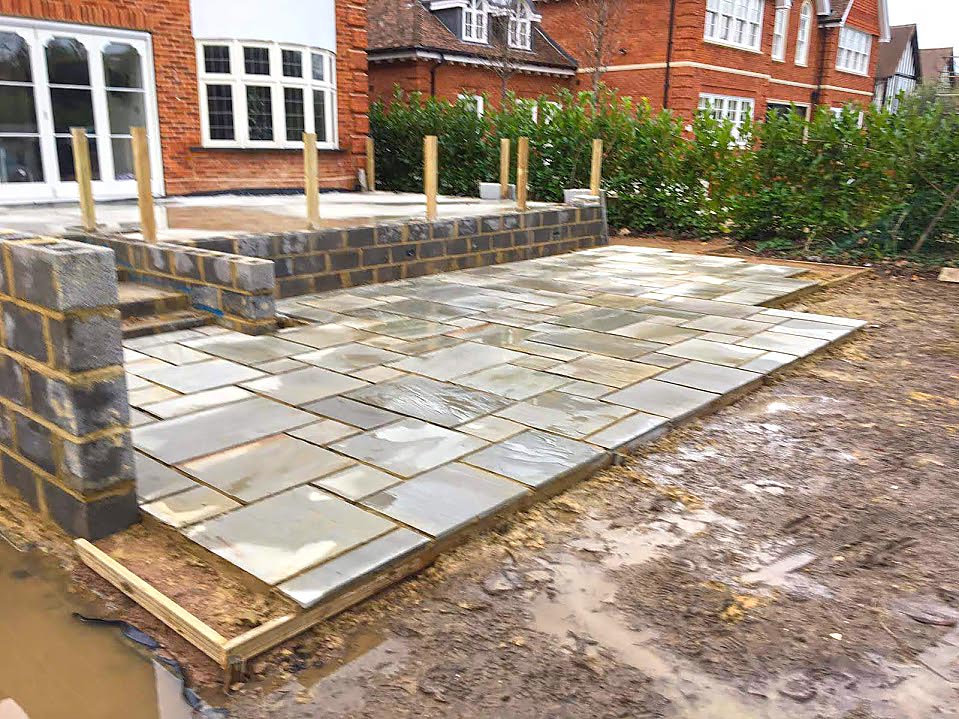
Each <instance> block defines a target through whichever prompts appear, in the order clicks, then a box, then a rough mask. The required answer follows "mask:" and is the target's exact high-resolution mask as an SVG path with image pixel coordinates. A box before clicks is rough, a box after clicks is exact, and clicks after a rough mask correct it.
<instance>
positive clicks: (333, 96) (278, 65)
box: [196, 39, 339, 150]
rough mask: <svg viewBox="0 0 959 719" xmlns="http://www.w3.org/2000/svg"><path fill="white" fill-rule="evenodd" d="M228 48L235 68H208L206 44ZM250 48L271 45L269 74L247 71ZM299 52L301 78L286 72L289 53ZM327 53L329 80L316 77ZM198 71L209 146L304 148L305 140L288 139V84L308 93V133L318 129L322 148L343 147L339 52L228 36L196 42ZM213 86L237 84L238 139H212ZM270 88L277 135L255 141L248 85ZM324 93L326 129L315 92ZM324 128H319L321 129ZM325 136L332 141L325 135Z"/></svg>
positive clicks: (202, 124) (234, 91) (202, 123)
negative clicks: (317, 63) (316, 61)
mask: <svg viewBox="0 0 959 719" xmlns="http://www.w3.org/2000/svg"><path fill="white" fill-rule="evenodd" d="M211 46H212V47H222V46H225V47H227V48H228V49H229V53H228V54H229V58H230V72H228V73H217V72H207V70H206V63H205V62H204V48H206V47H211ZM245 47H260V48H266V49H267V50H268V52H269V58H270V73H269V75H252V74H247V72H246V67H245V64H244V51H243V48H245ZM284 50H291V51H298V52H299V53H300V58H301V74H300V76H299V77H286V76H284V75H283V51H284ZM314 55H319V56H321V57H322V67H323V79H322V80H315V79H313V56H314ZM196 62H197V75H198V85H199V95H200V133H201V138H202V144H203V147H210V148H234V149H295V148H302V147H303V140H302V138H299V139H296V140H288V139H287V137H286V112H285V107H286V104H285V93H284V89H285V88H296V89H299V90H300V91H301V92H302V93H303V131H304V132H316V133H317V141H316V146H317V148H320V149H328V150H335V149H337V148H338V146H339V145H338V132H337V118H336V116H337V111H336V110H337V92H336V55H335V54H333V53H332V52H329V51H328V50H321V49H319V48H314V47H308V46H305V45H292V44H289V43H277V42H257V41H252V40H251V41H246V40H234V39H222V40H211V39H204V40H200V41H198V42H197V44H196ZM210 85H226V86H228V87H230V88H231V93H232V100H233V139H232V140H224V139H214V138H211V137H210V117H209V105H208V104H207V88H208V87H209V86H210ZM251 86H252V87H264V86H265V87H269V88H270V103H271V110H272V118H273V139H272V140H253V139H251V138H250V132H249V129H250V128H249V122H248V117H247V93H246V89H247V88H248V87H251ZM314 92H322V93H323V96H324V103H325V109H326V112H325V114H326V117H325V127H323V128H317V127H316V117H315V114H314V105H313V93H314ZM318 130H319V131H318ZM324 134H325V137H326V139H325V140H324V139H322V137H323V135H324Z"/></svg>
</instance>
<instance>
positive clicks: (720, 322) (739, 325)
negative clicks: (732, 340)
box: [682, 315, 769, 337]
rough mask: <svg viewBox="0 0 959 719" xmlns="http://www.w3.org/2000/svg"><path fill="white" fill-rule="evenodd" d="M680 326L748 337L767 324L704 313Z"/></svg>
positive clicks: (765, 328)
mask: <svg viewBox="0 0 959 719" xmlns="http://www.w3.org/2000/svg"><path fill="white" fill-rule="evenodd" d="M682 326H683V327H687V328H689V329H694V330H702V331H703V332H721V333H722V334H728V335H738V336H739V337H749V336H750V335H754V334H756V333H757V332H762V331H763V330H768V329H769V325H768V324H767V323H764V322H755V321H753V320H747V319H737V318H736V317H719V316H717V315H704V316H703V317H700V318H699V319H696V320H692V321H690V322H686V323H685V324H684V325H682Z"/></svg>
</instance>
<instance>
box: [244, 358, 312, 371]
mask: <svg viewBox="0 0 959 719" xmlns="http://www.w3.org/2000/svg"><path fill="white" fill-rule="evenodd" d="M254 367H256V369H258V370H260V371H261V372H267V373H269V374H282V373H283V372H292V371H293V370H295V369H303V368H304V367H306V365H305V364H304V363H303V362H297V361H296V360H295V359H292V358H290V357H281V358H280V359H275V360H270V361H269V362H261V363H260V364H258V365H254Z"/></svg>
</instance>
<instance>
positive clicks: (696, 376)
mask: <svg viewBox="0 0 959 719" xmlns="http://www.w3.org/2000/svg"><path fill="white" fill-rule="evenodd" d="M762 377H763V376H762V374H761V373H757V372H749V371H746V370H742V369H736V368H734V367H724V366H722V365H716V364H709V363H708V362H696V361H691V362H687V363H686V364H684V365H681V366H679V367H676V368H675V369H671V370H666V371H665V372H663V373H662V374H661V375H658V376H657V377H656V379H658V380H662V381H663V382H672V383H673V384H681V385H683V386H685V387H693V388H695V389H702V390H706V391H707V392H716V393H718V394H726V393H727V392H733V391H735V390H738V389H741V388H742V387H745V386H747V385H750V384H752V383H754V382H759V381H760V380H762Z"/></svg>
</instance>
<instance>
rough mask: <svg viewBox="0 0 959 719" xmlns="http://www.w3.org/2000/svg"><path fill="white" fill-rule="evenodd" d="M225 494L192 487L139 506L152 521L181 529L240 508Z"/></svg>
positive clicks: (205, 488)
mask: <svg viewBox="0 0 959 719" xmlns="http://www.w3.org/2000/svg"><path fill="white" fill-rule="evenodd" d="M240 506H242V505H240V504H239V503H238V502H234V501H233V500H232V499H230V498H229V497H227V496H226V495H225V494H220V493H219V492H217V491H216V490H213V489H210V488H209V487H200V486H196V485H195V486H194V488H193V489H188V490H186V491H185V492H178V493H176V494H171V495H169V496H167V497H163V498H161V499H157V500H154V501H152V502H147V503H146V504H143V505H141V506H140V509H142V510H143V511H144V512H146V513H147V514H149V515H150V516H151V517H153V518H154V519H156V520H158V521H160V522H163V523H164V524H168V525H170V526H171V527H173V528H175V529H183V528H184V527H189V526H191V525H194V524H196V523H198V522H203V521H205V520H207V519H210V518H211V517H216V516H217V515H220V514H223V513H224V512H229V511H230V510H233V509H237V508H238V507H240Z"/></svg>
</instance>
